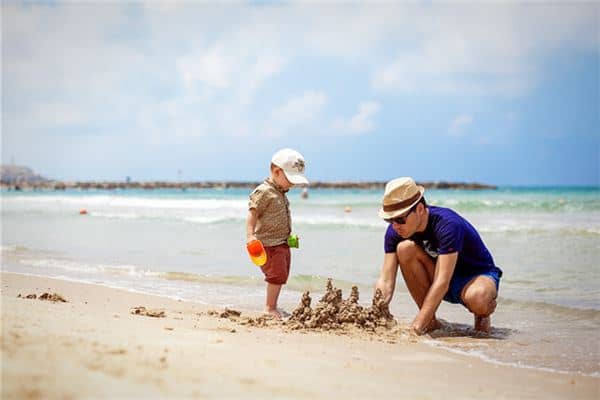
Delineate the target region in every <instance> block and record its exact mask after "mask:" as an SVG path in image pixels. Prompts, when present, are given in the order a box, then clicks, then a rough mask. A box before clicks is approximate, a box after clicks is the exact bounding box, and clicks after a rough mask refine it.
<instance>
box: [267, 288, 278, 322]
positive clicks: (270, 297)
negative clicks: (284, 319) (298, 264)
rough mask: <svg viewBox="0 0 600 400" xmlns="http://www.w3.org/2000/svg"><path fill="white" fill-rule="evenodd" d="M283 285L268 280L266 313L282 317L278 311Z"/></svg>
mask: <svg viewBox="0 0 600 400" xmlns="http://www.w3.org/2000/svg"><path fill="white" fill-rule="evenodd" d="M279 292H281V285H277V284H274V283H268V282H267V303H266V304H265V313H267V314H271V315H273V316H274V317H275V318H277V319H280V318H281V314H280V313H279V311H277V299H279Z"/></svg>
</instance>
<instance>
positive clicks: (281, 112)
mask: <svg viewBox="0 0 600 400" xmlns="http://www.w3.org/2000/svg"><path fill="white" fill-rule="evenodd" d="M326 104H327V96H326V95H325V93H323V92H320V91H306V92H304V93H303V94H302V95H301V96H298V97H293V98H291V99H289V100H288V101H286V102H285V104H283V105H281V106H279V107H277V108H275V109H274V110H273V111H272V112H271V116H270V118H269V120H268V123H267V125H266V127H265V133H266V134H267V135H269V136H277V135H282V134H284V133H287V132H290V131H292V132H293V131H296V132H300V130H301V129H306V128H309V127H311V124H312V123H314V122H315V121H316V120H317V119H318V118H319V117H320V115H321V113H322V111H323V108H324V107H325V105H326ZM302 133H305V132H302Z"/></svg>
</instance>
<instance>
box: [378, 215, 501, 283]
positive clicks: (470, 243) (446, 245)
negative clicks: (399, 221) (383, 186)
mask: <svg viewBox="0 0 600 400" xmlns="http://www.w3.org/2000/svg"><path fill="white" fill-rule="evenodd" d="M427 208H428V209H429V221H427V227H426V228H425V231H424V232H417V233H415V234H414V235H413V236H412V237H411V238H410V240H413V241H414V242H415V243H417V244H419V245H420V246H421V247H423V249H424V250H425V251H426V252H427V253H428V254H429V255H430V256H432V257H434V258H435V257H437V256H438V255H440V254H451V253H454V252H458V260H457V261H456V268H455V270H454V274H455V275H463V276H470V275H473V274H479V273H484V272H487V271H491V270H495V269H499V268H497V267H496V266H495V265H494V259H493V258H492V255H491V254H490V252H489V251H488V249H487V247H485V244H484V243H483V240H481V237H480V236H479V233H477V231H476V230H475V228H474V227H473V225H471V224H470V223H469V221H467V220H466V219H464V218H463V217H461V216H460V215H458V214H457V213H456V212H454V211H452V210H450V209H449V208H443V207H434V206H427ZM402 240H404V239H403V238H402V236H400V235H398V233H397V232H396V231H395V230H394V229H393V228H392V224H390V225H389V226H388V228H387V231H386V232H385V243H384V249H385V252H386V253H395V252H396V247H397V246H398V243H400V242H401V241H402ZM500 273H502V271H500Z"/></svg>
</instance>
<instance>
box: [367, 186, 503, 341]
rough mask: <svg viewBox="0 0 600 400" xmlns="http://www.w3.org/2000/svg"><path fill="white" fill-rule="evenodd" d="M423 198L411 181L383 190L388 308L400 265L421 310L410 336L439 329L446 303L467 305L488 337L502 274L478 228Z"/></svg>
mask: <svg viewBox="0 0 600 400" xmlns="http://www.w3.org/2000/svg"><path fill="white" fill-rule="evenodd" d="M424 192H425V189H424V188H423V187H422V186H418V185H417V184H416V183H415V181H414V180H413V179H412V178H397V179H394V180H392V181H390V182H388V183H387V185H386V186H385V194H384V196H383V202H382V203H383V204H382V208H381V209H380V210H379V216H380V217H381V218H383V219H384V220H385V221H386V222H388V223H389V226H388V228H387V231H386V234H385V244H384V247H385V257H384V261H383V267H382V269H381V275H380V277H379V280H378V282H377V288H379V289H381V291H382V293H383V296H384V299H385V300H386V301H387V302H388V303H389V302H390V301H391V299H392V295H393V293H394V288H395V286H396V274H397V272H398V265H400V270H401V271H402V276H403V277H404V281H405V282H406V286H407V287H408V291H409V292H410V294H411V296H412V298H413V300H414V301H415V303H416V304H417V306H418V307H419V313H418V314H417V316H416V317H415V319H414V320H413V321H412V324H411V327H410V328H411V331H412V332H414V333H416V334H417V335H422V334H423V333H426V332H429V331H431V330H434V329H437V328H439V326H440V324H439V322H438V321H437V319H436V316H435V312H436V310H437V309H438V307H439V305H440V303H441V302H442V300H446V301H448V302H450V303H457V304H458V303H460V304H462V305H464V306H465V307H466V308H467V309H468V310H469V311H470V312H472V313H473V315H474V320H475V322H474V328H475V330H477V331H482V332H486V333H489V331H490V329H491V321H490V315H491V314H492V313H493V312H494V310H495V309H496V296H497V294H498V285H499V283H500V277H501V276H502V271H501V270H500V269H499V268H498V267H496V266H495V264H494V260H493V258H492V255H491V254H490V252H489V251H488V249H487V248H486V247H485V244H484V243H483V241H482V240H481V237H480V236H479V234H478V233H477V231H476V230H475V228H473V226H472V225H471V224H470V223H469V222H468V221H467V220H466V219H464V218H463V217H461V216H460V215H458V214H457V213H456V212H454V211H452V210H450V209H448V208H442V207H433V206H428V205H427V203H426V202H425V198H424V197H423V194H424Z"/></svg>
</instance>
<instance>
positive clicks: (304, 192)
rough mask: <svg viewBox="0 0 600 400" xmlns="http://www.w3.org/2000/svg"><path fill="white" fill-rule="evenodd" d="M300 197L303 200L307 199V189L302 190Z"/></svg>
mask: <svg viewBox="0 0 600 400" xmlns="http://www.w3.org/2000/svg"><path fill="white" fill-rule="evenodd" d="M300 197H302V198H303V199H308V189H307V188H304V189H302V193H300Z"/></svg>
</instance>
